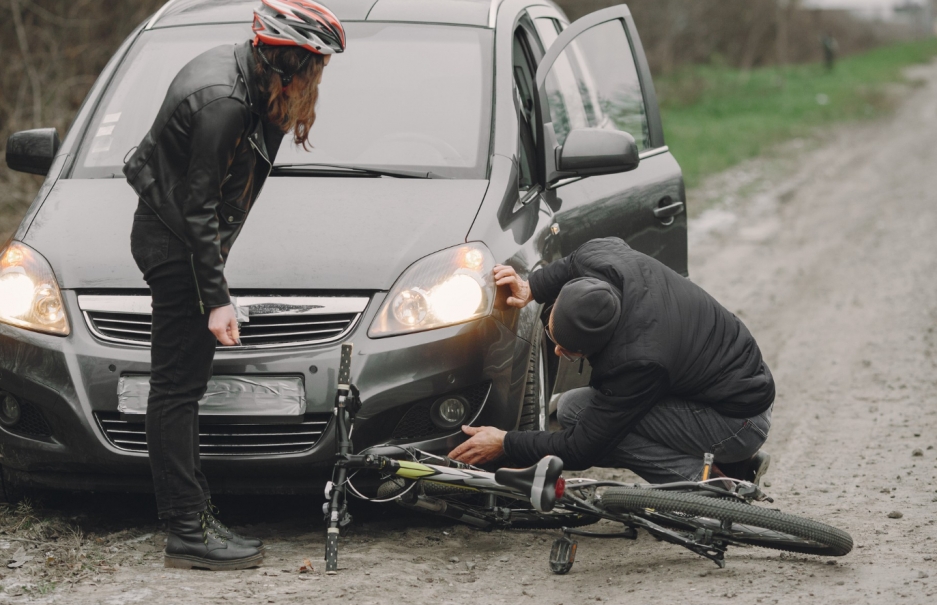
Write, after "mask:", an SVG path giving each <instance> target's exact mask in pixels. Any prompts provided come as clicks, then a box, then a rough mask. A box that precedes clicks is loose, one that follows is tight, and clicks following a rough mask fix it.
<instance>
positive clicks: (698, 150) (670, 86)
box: [655, 39, 937, 186]
mask: <svg viewBox="0 0 937 605" xmlns="http://www.w3.org/2000/svg"><path fill="white" fill-rule="evenodd" d="M934 56H937V39H927V40H920V41H915V42H907V43H902V44H897V45H894V46H887V47H882V48H878V49H875V50H872V51H869V52H867V53H863V54H861V55H854V56H851V57H846V58H843V59H841V60H839V61H837V63H836V67H835V69H834V70H833V71H831V72H828V71H827V70H826V69H825V68H824V67H823V66H822V65H819V64H809V65H794V66H787V67H766V68H759V69H754V70H749V71H741V70H738V69H733V68H729V67H726V66H720V65H695V66H690V67H686V68H683V69H681V70H679V71H677V72H675V73H673V74H671V75H668V76H664V77H661V78H656V79H655V84H656V86H657V90H658V96H659V97H660V100H661V114H662V117H663V121H664V131H665V134H666V138H667V144H668V145H669V146H670V149H671V151H672V152H673V154H674V156H675V157H676V158H677V160H678V161H679V162H680V165H681V166H682V168H683V174H684V177H685V178H686V181H687V184H688V185H690V186H693V185H695V184H698V183H699V180H700V179H701V178H702V177H704V176H706V175H708V174H712V173H715V172H719V171H721V170H725V169H726V168H729V167H730V166H732V165H734V164H737V163H739V162H741V161H743V160H746V159H749V158H753V157H756V156H758V155H760V154H761V153H763V152H764V151H765V149H766V148H768V147H770V146H772V145H775V144H777V143H780V142H782V141H785V140H789V139H792V138H797V137H805V136H809V135H810V134H811V133H812V132H815V130H816V129H817V128H818V127H821V126H825V125H828V124H832V123H834V122H841V121H846V120H857V119H867V118H872V117H875V116H878V115H881V114H882V113H884V112H887V111H889V110H890V109H892V106H893V104H894V100H895V95H893V94H889V85H890V84H894V83H898V82H903V81H904V77H903V75H902V68H904V67H907V66H909V65H912V64H915V63H925V62H927V61H929V60H930V59H931V58H932V57H934Z"/></svg>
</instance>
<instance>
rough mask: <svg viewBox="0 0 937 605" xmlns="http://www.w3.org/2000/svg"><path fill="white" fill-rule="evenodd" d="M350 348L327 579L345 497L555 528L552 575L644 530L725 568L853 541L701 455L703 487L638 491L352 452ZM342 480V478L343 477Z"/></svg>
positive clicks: (414, 456)
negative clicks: (768, 551) (368, 486)
mask: <svg viewBox="0 0 937 605" xmlns="http://www.w3.org/2000/svg"><path fill="white" fill-rule="evenodd" d="M351 351H352V347H351V345H344V346H343V347H342V361H341V366H340V369H339V390H338V395H337V397H336V403H335V422H336V428H337V431H338V453H337V455H336V463H335V469H334V473H333V479H332V481H330V482H329V483H328V484H327V486H326V499H327V500H328V502H326V504H325V505H324V506H323V510H324V512H325V513H326V521H327V523H328V533H327V536H326V554H325V559H326V572H327V573H330V574H333V573H335V572H336V571H337V569H338V536H339V531H340V528H342V527H345V526H347V525H348V524H350V523H351V521H352V519H351V515H350V514H349V513H348V509H347V495H348V493H351V494H352V495H353V496H355V497H358V498H362V499H365V500H370V501H372V502H397V503H398V504H400V505H402V506H404V507H406V508H410V509H413V510H418V511H422V512H428V513H431V514H435V515H441V516H445V517H448V518H450V519H453V520H456V521H460V522H462V523H466V524H468V525H471V526H473V527H476V528H479V529H483V530H491V529H500V528H505V529H507V528H515V529H532V528H543V529H560V530H561V531H562V536H560V537H559V538H557V539H556V540H555V541H554V543H553V547H552V549H551V552H550V569H551V570H552V571H553V572H554V573H556V574H565V573H568V572H569V571H570V569H571V568H572V566H573V563H574V561H575V555H576V550H577V547H578V545H577V542H576V540H575V537H592V538H622V539H631V540H634V539H636V538H637V536H638V530H639V529H643V530H645V531H647V532H648V533H650V534H651V535H652V536H654V537H655V538H657V539H659V540H662V541H665V542H669V543H671V544H676V545H679V546H682V547H684V548H687V549H689V550H690V551H692V552H695V553H697V554H698V555H700V556H703V557H705V558H707V559H710V560H711V561H713V562H714V563H715V564H716V565H718V566H719V567H725V554H726V551H727V549H728V548H729V546H758V547H762V548H772V549H776V550H783V551H790V552H796V553H803V554H813V555H822V556H835V557H839V556H844V555H846V554H848V553H849V552H850V551H851V550H852V547H853V540H852V537H851V536H850V535H849V534H848V533H846V532H844V531H842V530H840V529H837V528H835V527H832V526H830V525H827V524H824V523H820V522H818V521H813V520H810V519H804V518H801V517H797V516H795V515H791V514H787V513H782V512H781V511H779V510H776V509H771V508H766V507H763V506H757V505H756V503H764V502H767V503H772V502H773V500H772V499H771V498H770V497H768V496H767V494H765V493H764V492H763V491H762V490H761V489H760V488H759V487H758V486H756V485H754V484H752V483H749V482H747V481H740V480H736V479H728V478H722V477H720V478H715V479H711V478H709V474H710V470H711V468H712V462H713V460H712V455H711V454H707V455H706V456H705V457H704V470H703V479H702V480H701V481H699V482H678V483H669V484H664V485H653V486H652V485H636V484H626V483H621V482H617V481H603V480H594V479H588V478H575V479H565V478H563V476H562V471H563V462H562V460H560V459H559V458H557V457H555V456H548V457H546V458H544V459H542V460H541V461H540V462H538V463H537V464H536V465H534V466H532V467H530V468H526V469H506V468H502V469H499V470H497V471H495V472H493V473H492V472H488V471H485V470H483V469H480V468H476V467H473V466H470V465H468V464H464V463H461V462H457V461H454V460H451V459H449V458H446V457H444V456H437V455H434V454H430V453H427V452H422V451H419V450H416V449H413V448H407V447H404V446H376V447H373V448H368V449H367V450H365V451H364V452H361V453H360V454H353V453H352V451H353V448H352V442H351V439H350V435H351V432H352V425H353V422H354V416H355V414H356V413H357V411H358V410H359V409H360V407H361V401H360V398H359V396H358V393H357V390H356V389H355V388H354V386H353V385H351V384H350V372H351ZM362 471H371V472H375V473H378V475H379V477H381V480H380V481H379V487H378V488H377V493H376V494H375V495H374V496H368V495H365V494H363V493H361V491H360V490H359V489H357V488H356V487H355V486H354V484H353V483H352V481H351V480H352V478H353V477H354V476H355V474H357V473H358V472H362ZM349 473H350V474H349ZM601 520H607V521H611V522H614V523H616V524H618V523H620V524H621V525H622V528H621V529H620V530H618V531H588V530H585V529H581V527H583V526H588V525H592V524H594V523H597V522H599V521H601Z"/></svg>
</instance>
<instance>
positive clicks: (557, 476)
mask: <svg viewBox="0 0 937 605" xmlns="http://www.w3.org/2000/svg"><path fill="white" fill-rule="evenodd" d="M562 474H563V461H562V460H560V459H559V458H557V457H556V456H547V457H546V458H544V459H543V460H541V461H540V462H538V463H537V464H535V465H533V466H532V467H530V468H524V469H515V468H502V469H499V470H498V471H496V472H495V481H497V482H498V483H499V484H500V485H503V486H505V487H512V488H514V489H518V490H520V491H522V492H523V493H524V494H525V495H526V496H527V497H528V498H530V503H531V504H532V505H533V507H534V508H535V509H537V511H539V512H541V513H547V512H550V511H551V510H553V507H554V505H556V499H557V498H558V497H560V498H562V497H563V492H564V491H565V487H566V482H565V481H563V477H562ZM557 492H559V493H557Z"/></svg>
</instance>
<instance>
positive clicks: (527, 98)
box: [513, 28, 537, 189]
mask: <svg viewBox="0 0 937 605" xmlns="http://www.w3.org/2000/svg"><path fill="white" fill-rule="evenodd" d="M513 61H514V84H515V85H516V87H517V97H518V98H517V101H518V105H519V106H520V112H519V114H520V115H519V120H520V124H519V130H520V141H519V144H518V159H519V162H518V163H519V166H518V170H519V172H520V184H519V186H520V188H521V189H529V188H530V187H532V186H533V184H534V174H535V158H536V157H537V156H536V140H535V139H534V130H533V124H534V69H535V68H534V65H535V62H534V57H533V50H532V48H531V43H530V40H529V39H528V38H527V34H526V32H525V31H524V29H523V28H518V30H517V31H516V32H514V58H513Z"/></svg>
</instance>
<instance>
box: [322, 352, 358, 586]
mask: <svg viewBox="0 0 937 605" xmlns="http://www.w3.org/2000/svg"><path fill="white" fill-rule="evenodd" d="M352 348H353V347H352V345H350V344H347V345H342V357H341V362H340V364H339V368H338V392H337V393H336V396H335V409H334V415H335V427H336V432H337V438H338V451H337V453H336V458H337V462H338V463H337V464H336V467H335V471H334V473H333V475H332V481H330V482H329V483H328V484H327V485H326V488H325V497H326V499H327V500H328V502H327V503H326V504H325V505H324V506H323V508H325V509H326V510H325V513H326V522H327V524H328V529H327V530H326V532H327V533H326V536H325V571H326V573H328V574H330V575H332V574H335V573H336V572H337V571H338V535H339V530H340V528H342V527H345V526H347V525H348V524H349V523H351V515H350V514H348V503H347V499H346V497H345V482H346V481H347V479H348V469H347V468H346V467H345V465H344V464H342V461H344V460H346V459H347V458H348V456H350V455H351V454H352V443H351V435H350V432H349V424H350V423H351V422H352V420H353V419H354V414H355V413H356V412H357V411H358V410H357V409H356V408H357V407H358V401H357V397H356V396H355V395H354V394H353V393H354V387H352V386H351V353H352Z"/></svg>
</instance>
